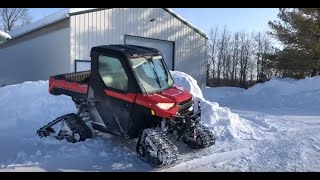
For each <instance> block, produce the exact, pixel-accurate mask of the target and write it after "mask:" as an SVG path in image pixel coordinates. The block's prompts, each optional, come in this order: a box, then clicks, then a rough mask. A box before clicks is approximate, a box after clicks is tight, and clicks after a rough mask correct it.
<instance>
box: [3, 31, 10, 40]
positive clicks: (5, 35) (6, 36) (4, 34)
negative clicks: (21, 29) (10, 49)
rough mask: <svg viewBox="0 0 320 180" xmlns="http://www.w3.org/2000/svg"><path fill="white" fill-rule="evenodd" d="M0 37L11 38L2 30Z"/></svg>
mask: <svg viewBox="0 0 320 180" xmlns="http://www.w3.org/2000/svg"><path fill="white" fill-rule="evenodd" d="M0 38H4V39H11V36H10V35H9V34H7V33H5V32H3V31H0Z"/></svg>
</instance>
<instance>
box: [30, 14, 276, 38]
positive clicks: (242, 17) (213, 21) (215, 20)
mask: <svg viewBox="0 0 320 180" xmlns="http://www.w3.org/2000/svg"><path fill="white" fill-rule="evenodd" d="M59 10H61V9H59V8H31V9H30V14H31V15H32V17H33V21H37V20H39V19H41V18H43V17H45V16H47V15H50V14H52V13H55V12H57V11H59ZM172 10H173V11H175V12H176V13H177V14H179V15H180V16H182V17H183V18H184V19H186V20H187V21H188V22H190V23H191V24H193V25H195V26H196V27H198V28H199V29H201V30H203V31H204V32H205V33H208V32H209V30H210V28H211V27H214V26H215V25H217V26H219V27H221V28H222V27H224V26H226V27H227V28H228V29H229V30H231V31H247V32H251V31H260V30H262V31H266V30H269V27H268V21H269V20H276V19H277V13H278V9H277V8H172Z"/></svg>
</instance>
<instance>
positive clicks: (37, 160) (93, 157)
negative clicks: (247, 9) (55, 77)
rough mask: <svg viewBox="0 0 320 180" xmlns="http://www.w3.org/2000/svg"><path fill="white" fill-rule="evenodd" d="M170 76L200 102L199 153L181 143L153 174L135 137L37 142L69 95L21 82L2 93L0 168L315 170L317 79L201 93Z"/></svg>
mask: <svg viewBox="0 0 320 180" xmlns="http://www.w3.org/2000/svg"><path fill="white" fill-rule="evenodd" d="M172 75H173V77H174V79H175V82H176V83H177V85H180V86H182V87H183V88H185V89H187V90H189V91H191V92H192V93H193V95H194V96H195V97H196V99H200V100H201V107H202V121H203V122H204V123H205V125H206V126H208V127H209V128H210V129H211V130H212V131H213V132H214V133H215V134H216V136H217V143H216V145H214V146H212V147H210V148H207V149H203V150H200V151H197V152H196V151H194V150H190V149H187V148H186V147H185V145H184V144H178V146H179V148H180V149H179V151H180V154H181V159H180V161H179V162H178V163H176V164H174V165H172V166H169V167H165V168H162V169H153V168H151V167H150V166H148V165H147V164H145V163H144V162H142V161H141V160H140V159H138V158H137V157H136V156H135V150H134V148H135V143H136V140H125V139H123V138H120V137H115V136H112V135H108V134H103V135H102V134H99V133H96V134H95V137H94V138H93V139H88V140H86V141H85V142H80V143H76V144H70V143H68V142H66V141H65V140H64V141H57V140H56V139H53V138H45V139H40V138H38V137H36V135H35V132H36V130H37V129H38V128H39V127H41V126H43V125H44V124H46V123H48V122H49V121H51V120H53V119H55V118H56V117H58V116H60V115H63V114H66V113H70V112H75V110H76V109H75V107H74V105H73V102H72V101H71V99H70V97H67V96H63V95H62V96H53V95H50V94H49V93H48V82H47V81H38V82H25V83H23V84H18V85H12V86H6V87H2V88H0V122H1V123H0V124H1V125H0V142H1V148H0V171H319V170H320V143H319V142H320V135H319V133H318V132H319V130H320V113H319V112H320V111H318V109H317V108H319V107H318V106H315V105H316V104H317V102H318V103H319V102H320V101H319V97H320V96H319V91H320V90H319V84H320V78H319V77H314V78H308V79H305V80H299V81H297V80H292V79H282V80H281V79H275V80H272V81H270V82H267V83H264V84H260V85H256V86H254V87H252V88H250V89H249V90H243V89H239V88H230V87H228V88H226V87H224V88H206V89H204V91H203V92H201V90H200V88H199V87H198V86H197V84H196V81H195V80H194V79H193V78H191V77H190V76H188V75H186V74H185V73H182V72H172ZM286 92H287V93H286ZM298 96H299V97H298ZM300 96H301V97H303V98H300ZM299 98H300V99H299ZM209 100H210V101H209ZM266 100H268V101H269V102H268V103H265V101H266ZM290 100H294V101H295V102H298V104H294V103H291V104H290ZM285 103H289V104H288V106H284V105H285ZM219 104H220V105H222V106H227V107H230V108H231V109H232V110H230V109H229V108H227V107H221V106H220V105H219ZM311 106H312V107H311ZM273 108H275V109H276V110H277V111H275V109H273ZM266 112H268V113H266ZM301 114H303V115H301Z"/></svg>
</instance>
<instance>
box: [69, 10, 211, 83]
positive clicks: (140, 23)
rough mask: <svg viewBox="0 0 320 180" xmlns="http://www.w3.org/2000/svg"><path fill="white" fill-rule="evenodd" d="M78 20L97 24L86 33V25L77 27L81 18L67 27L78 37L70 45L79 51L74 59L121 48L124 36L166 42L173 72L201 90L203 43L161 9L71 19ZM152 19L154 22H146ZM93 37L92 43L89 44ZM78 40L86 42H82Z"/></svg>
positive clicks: (203, 69)
mask: <svg viewBox="0 0 320 180" xmlns="http://www.w3.org/2000/svg"><path fill="white" fill-rule="evenodd" d="M78 16H90V17H91V18H92V17H95V18H93V19H92V20H91V26H93V24H92V22H95V19H98V22H97V23H94V24H97V26H98V28H97V27H95V28H97V29H98V30H96V31H92V30H91V31H90V30H89V26H88V25H87V24H88V23H85V24H84V26H82V25H80V24H81V22H80V21H81V20H82V21H83V19H82V18H79V21H78V19H77V21H76V23H71V26H75V27H74V28H75V31H74V33H75V34H77V37H78V38H77V39H75V41H72V42H73V43H75V45H74V47H83V48H75V49H76V52H75V53H74V54H75V55H74V57H79V59H83V60H90V57H89V55H90V54H89V53H90V49H91V47H93V46H98V45H101V43H104V44H123V43H124V34H128V35H134V36H142V37H149V38H156V39H162V40H170V41H174V42H175V52H174V57H175V59H174V61H175V70H178V71H183V72H186V73H188V74H190V75H192V76H193V77H194V78H195V79H196V80H197V81H198V84H199V85H200V86H201V87H204V86H205V79H206V78H205V76H206V72H205V68H206V48H207V47H206V41H207V40H206V39H205V38H204V37H203V36H201V35H199V34H198V33H197V32H195V31H194V30H193V29H191V28H190V27H188V26H187V25H185V24H184V23H182V22H181V21H180V20H178V19H177V18H175V17H173V16H172V15H171V14H169V13H167V12H166V11H165V10H163V9H162V8H120V9H119V8H113V9H106V10H102V11H93V12H90V13H85V14H80V15H74V16H71V19H74V18H77V17H78ZM96 17H98V18H96ZM152 18H155V19H156V20H155V21H154V22H150V20H151V19H152ZM101 23H102V24H101ZM78 24H79V25H78ZM80 34H81V35H80ZM97 34H100V36H99V35H98V36H97ZM102 34H103V36H102ZM78 35H79V36H81V37H79V36H78ZM86 37H88V39H87V38H86ZM93 37H94V38H95V39H94V40H93V41H92V38H93ZM97 38H98V39H99V40H97ZM81 39H85V40H86V41H85V42H82V40H81ZM102 40H103V41H102ZM88 41H89V42H88ZM84 48H85V49H84ZM81 51H82V52H81ZM84 52H85V53H84Z"/></svg>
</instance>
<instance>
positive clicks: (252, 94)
mask: <svg viewBox="0 0 320 180" xmlns="http://www.w3.org/2000/svg"><path fill="white" fill-rule="evenodd" d="M203 93H204V96H205V97H206V98H207V99H209V100H211V101H217V102H219V103H220V104H222V105H224V106H226V105H227V106H229V107H232V108H236V109H257V108H259V109H261V108H262V109H268V110H271V111H272V113H287V112H290V113H292V112H296V113H299V114H301V113H308V114H310V113H312V114H314V115H319V114H320V106H319V102H320V76H316V77H311V78H305V79H301V80H295V79H292V78H274V79H271V80H270V81H268V82H266V83H262V84H256V85H255V86H253V87H251V88H249V89H248V90H245V89H242V88H233V87H218V88H205V89H204V90H203ZM306 107H307V108H306ZM317 112H318V114H317Z"/></svg>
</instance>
